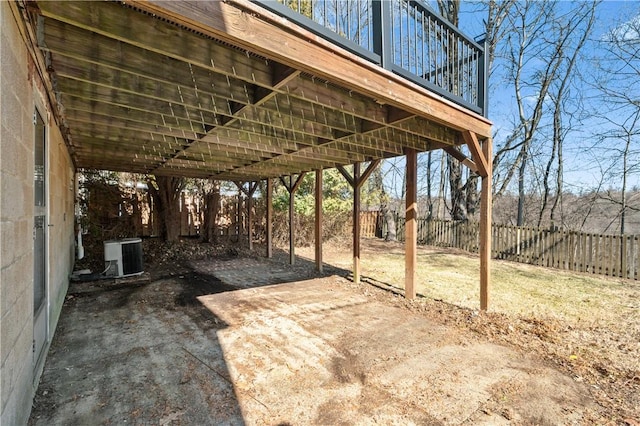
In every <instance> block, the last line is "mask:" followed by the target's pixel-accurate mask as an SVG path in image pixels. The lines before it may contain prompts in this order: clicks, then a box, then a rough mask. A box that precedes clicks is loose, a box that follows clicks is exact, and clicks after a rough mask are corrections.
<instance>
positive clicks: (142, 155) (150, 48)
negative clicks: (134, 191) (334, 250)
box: [23, 0, 492, 309]
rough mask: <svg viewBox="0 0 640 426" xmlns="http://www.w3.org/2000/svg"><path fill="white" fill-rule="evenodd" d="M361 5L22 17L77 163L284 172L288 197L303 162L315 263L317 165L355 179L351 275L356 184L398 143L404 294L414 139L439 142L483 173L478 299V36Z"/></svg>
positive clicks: (422, 11)
mask: <svg viewBox="0 0 640 426" xmlns="http://www.w3.org/2000/svg"><path fill="white" fill-rule="evenodd" d="M294 3H295V2H294ZM310 3H311V4H313V3H314V2H310ZM298 4H300V2H298ZM357 4H358V5H359V6H360V5H364V6H363V7H364V11H363V12H362V15H361V14H358V16H359V17H360V16H363V17H364V18H362V19H360V18H358V19H357V21H353V22H357V28H356V30H355V31H353V32H352V31H351V30H350V29H349V28H350V27H349V25H347V26H346V27H343V28H342V29H341V28H340V27H339V26H338V25H337V24H336V19H335V18H333V19H329V18H327V16H328V15H327V13H328V12H327V11H326V10H325V11H324V15H322V14H321V15H322V16H324V18H323V19H318V16H317V15H315V14H309V13H305V12H304V11H303V10H297V11H295V10H291V9H288V8H286V7H285V6H284V5H281V4H278V3H274V2H261V1H253V2H250V1H245V0H231V1H225V2H219V1H207V2H204V1H181V2H168V1H167V2H165V1H133V0H131V1H124V2H73V3H70V2H56V1H36V2H30V3H28V7H27V8H26V9H25V10H24V11H23V16H24V18H25V20H27V21H28V22H29V24H30V25H27V26H26V28H27V31H28V32H29V34H28V36H29V38H30V39H31V40H32V42H33V48H34V49H35V50H37V51H39V53H38V54H37V57H38V58H39V59H40V60H39V62H38V63H37V71H38V72H39V73H41V74H42V75H48V76H49V77H50V78H45V79H44V81H46V82H50V84H51V85H50V87H48V88H47V93H48V95H49V97H50V101H51V102H52V104H54V105H55V106H56V111H55V115H56V121H57V123H58V125H59V126H61V128H63V129H64V133H65V138H66V143H67V145H68V149H69V151H70V152H71V155H72V158H73V161H74V164H75V166H76V167H78V168H97V169H106V170H113V171H127V172H135V173H148V174H155V175H169V176H181V177H198V178H208V179H217V180H229V181H235V182H238V183H240V185H244V184H246V183H249V188H250V189H249V190H251V188H252V187H255V182H257V181H260V180H266V181H267V188H268V191H267V199H268V204H269V205H270V203H271V188H272V186H271V184H272V182H273V179H276V178H280V179H282V181H283V183H284V184H285V186H287V188H288V190H289V191H290V194H291V203H290V204H291V206H292V205H293V202H294V197H293V196H294V195H295V191H296V189H297V183H298V182H299V181H300V179H301V177H302V176H303V175H304V174H305V173H309V172H314V173H315V175H316V187H317V190H316V240H315V245H316V259H315V262H316V267H317V268H318V269H321V268H322V240H321V235H322V234H321V232H320V230H321V227H322V196H321V194H322V192H321V188H322V179H321V177H322V173H321V171H322V170H323V169H325V168H333V167H337V168H338V169H339V170H340V171H341V172H342V174H343V175H344V177H345V178H346V179H347V180H348V181H349V183H350V184H351V185H352V187H353V188H354V216H353V217H354V228H353V277H354V281H355V282H356V283H357V282H358V281H359V278H360V269H359V257H360V250H359V212H358V210H359V193H360V187H361V185H362V184H363V183H364V181H365V180H366V179H367V178H368V176H369V175H370V173H371V172H372V170H373V168H374V167H376V165H377V164H378V162H379V161H380V159H383V158H390V157H395V156H402V155H404V156H406V168H407V170H406V176H407V191H406V193H407V196H406V212H405V214H406V260H405V262H406V278H405V290H406V293H405V296H406V297H407V298H413V297H415V285H414V283H415V280H416V276H415V263H416V254H415V253H416V229H417V228H416V217H417V211H416V201H417V171H416V168H417V153H418V152H424V151H429V150H434V149H444V150H445V151H446V152H447V153H448V154H450V155H452V156H453V157H455V158H457V159H458V160H460V161H461V162H462V163H463V164H465V165H466V166H467V167H469V168H470V169H471V170H473V171H474V172H476V173H478V174H479V175H480V176H481V177H482V193H481V200H482V201H481V216H480V230H481V231H480V232H481V237H480V307H481V309H487V307H488V303H489V299H488V289H489V281H490V272H489V261H490V245H491V240H490V221H491V159H492V154H491V153H492V148H491V124H490V122H489V121H488V120H487V119H486V118H485V117H484V114H485V112H486V106H485V104H486V98H485V56H484V50H483V47H482V46H480V45H478V44H477V43H476V42H474V41H473V40H471V39H469V38H467V37H465V36H464V35H462V34H461V33H459V32H458V30H457V29H456V28H454V27H452V26H451V25H450V24H448V23H447V22H446V21H444V20H442V19H441V18H439V17H438V16H437V15H435V14H434V13H433V12H432V11H430V10H429V9H428V8H427V7H425V6H424V5H422V4H421V3H419V2H408V1H404V0H399V1H394V2H386V1H372V2H357ZM298 12H303V13H298ZM314 13H315V12H314ZM336 13H337V15H334V16H339V14H340V13H342V12H340V11H338V10H337V9H336ZM344 13H346V12H344ZM344 16H348V15H344ZM365 22H366V26H365ZM390 24H391V25H390ZM354 25H355V24H354ZM403 28H404V30H403ZM403 31H404V33H403ZM363 32H364V33H366V34H365V35H363ZM405 46H406V49H405ZM463 145H466V147H468V152H469V153H470V156H467V155H465V154H464V153H463V151H462V150H461V147H462V146H463ZM347 165H353V173H350V172H348V171H347V169H345V166H347ZM291 212H293V210H291ZM292 214H293V213H291V215H292ZM267 223H270V218H269V217H267ZM291 226H292V225H291ZM269 231H270V230H269ZM293 232H294V229H293V228H292V227H291V233H293ZM291 241H293V239H291ZM271 253H272V249H271V233H270V232H267V256H270V255H271ZM290 256H291V262H293V260H294V247H293V243H291V246H290Z"/></svg>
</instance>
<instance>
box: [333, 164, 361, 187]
mask: <svg viewBox="0 0 640 426" xmlns="http://www.w3.org/2000/svg"><path fill="white" fill-rule="evenodd" d="M336 168H337V169H338V171H339V172H340V174H341V175H342V176H343V177H344V178H345V179H346V180H347V183H348V184H349V185H351V187H352V188H355V186H356V182H355V180H354V179H353V177H352V176H351V174H350V173H349V172H348V171H347V169H345V168H344V167H343V166H338V167H336Z"/></svg>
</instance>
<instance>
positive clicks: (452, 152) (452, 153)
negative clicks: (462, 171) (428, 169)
mask: <svg viewBox="0 0 640 426" xmlns="http://www.w3.org/2000/svg"><path fill="white" fill-rule="evenodd" d="M442 149H443V150H444V151H445V152H446V153H447V154H449V155H450V156H452V157H453V158H455V159H456V160H458V161H459V162H461V163H462V164H464V165H465V166H467V167H468V168H469V169H471V170H472V171H474V172H476V173H477V172H478V166H476V163H474V162H473V161H471V160H470V159H469V157H467V156H466V155H464V154H463V153H462V152H460V151H459V150H458V149H457V148H455V147H453V146H445V147H443V148H442Z"/></svg>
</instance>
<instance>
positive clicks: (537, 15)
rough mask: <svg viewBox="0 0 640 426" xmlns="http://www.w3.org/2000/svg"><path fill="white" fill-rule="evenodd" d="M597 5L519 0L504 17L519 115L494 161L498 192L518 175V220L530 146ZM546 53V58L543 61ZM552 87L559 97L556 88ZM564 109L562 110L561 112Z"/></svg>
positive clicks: (519, 220)
mask: <svg viewBox="0 0 640 426" xmlns="http://www.w3.org/2000/svg"><path fill="white" fill-rule="evenodd" d="M570 6H571V7H570ZM593 7H594V5H593V4H591V3H588V4H587V3H576V4H575V5H566V4H561V3H558V2H553V1H541V2H538V1H525V2H518V3H516V4H515V5H514V6H513V7H512V8H511V13H510V14H509V15H508V17H507V19H506V20H505V23H506V24H507V25H510V26H511V27H512V28H513V30H512V31H511V32H510V33H509V35H508V36H507V42H506V43H505V46H504V53H505V57H506V59H507V60H508V68H507V70H508V72H507V78H508V81H509V82H510V83H511V84H512V87H513V92H514V98H515V108H516V110H517V116H516V118H515V120H514V124H513V128H512V130H511V132H510V134H509V135H508V136H507V137H506V138H505V139H504V140H503V141H501V143H500V144H498V149H497V151H496V153H495V156H494V160H493V164H494V171H495V176H494V177H495V182H496V184H497V187H498V190H497V191H496V195H497V196H500V195H503V194H504V193H505V191H506V190H507V188H509V185H510V184H511V182H512V179H513V178H514V177H516V178H517V192H518V208H517V220H516V223H517V224H518V225H523V224H524V217H525V211H524V210H525V199H526V196H527V187H526V184H525V181H526V179H527V170H528V167H529V166H530V165H531V164H530V163H531V157H530V156H531V146H532V144H533V143H534V141H536V138H537V137H538V135H539V131H540V129H541V126H542V125H543V124H544V123H545V119H547V117H548V116H549V115H553V114H552V113H551V114H550V108H549V107H548V104H549V102H548V101H549V99H550V98H551V96H552V90H553V88H554V87H560V86H557V82H558V81H561V77H562V76H563V75H564V74H563V73H566V71H567V70H568V68H569V66H568V64H570V62H571V60H572V58H574V62H575V55H574V52H575V50H576V49H577V47H578V46H580V47H581V46H582V45H583V44H584V42H582V43H577V44H576V43H575V40H576V39H578V40H580V39H582V38H583V37H585V32H588V31H587V30H586V29H585V28H590V26H589V25H585V22H589V19H590V18H591V17H592V16H593ZM578 50H579V49H578ZM542 58H543V59H544V60H542V61H541V59H542ZM572 67H573V65H571V68H572ZM565 84H566V83H565ZM565 87H566V86H565ZM564 90H565V89H563V91H564ZM554 93H555V94H556V97H557V93H558V92H557V91H556V92H554ZM563 96H564V93H563ZM561 101H562V98H560V102H561ZM561 105H562V103H560V106H561ZM561 112H562V111H558V113H559V114H560V113H561ZM549 120H550V118H549ZM554 152H557V149H555V150H554ZM554 155H555V154H554Z"/></svg>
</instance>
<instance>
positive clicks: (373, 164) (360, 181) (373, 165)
mask: <svg viewBox="0 0 640 426" xmlns="http://www.w3.org/2000/svg"><path fill="white" fill-rule="evenodd" d="M378 164H380V159H377V160H373V161H372V162H370V163H369V166H367V169H366V170H365V171H364V173H363V174H362V176H360V177H359V178H358V179H357V186H358V188H360V187H362V184H363V183H365V182H366V181H367V179H369V176H371V173H373V171H374V170H375V168H376V167H377V166H378Z"/></svg>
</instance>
